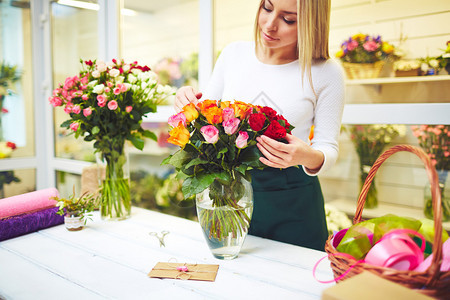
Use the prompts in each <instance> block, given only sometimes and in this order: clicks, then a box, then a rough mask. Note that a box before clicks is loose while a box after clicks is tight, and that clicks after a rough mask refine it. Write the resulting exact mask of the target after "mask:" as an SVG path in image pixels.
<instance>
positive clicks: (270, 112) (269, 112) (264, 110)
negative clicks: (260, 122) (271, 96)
mask: <svg viewBox="0 0 450 300" xmlns="http://www.w3.org/2000/svg"><path fill="white" fill-rule="evenodd" d="M261 112H262V113H263V114H265V115H266V116H267V117H268V118H269V120H271V121H272V120H275V117H276V116H277V112H276V111H275V110H273V109H272V108H270V107H268V106H264V107H263V108H261Z"/></svg>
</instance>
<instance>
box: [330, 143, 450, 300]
mask: <svg viewBox="0 0 450 300" xmlns="http://www.w3.org/2000/svg"><path fill="white" fill-rule="evenodd" d="M400 151H408V152H412V153H414V154H416V155H417V156H418V157H419V158H420V159H421V160H422V162H423V163H424V164H425V169H426V171H427V175H428V179H429V181H430V183H431V195H432V198H433V211H434V230H435V235H434V243H433V260H432V262H431V265H430V267H429V268H428V270H426V271H424V272H416V271H397V270H395V269H391V268H384V267H378V266H374V265H370V264H366V263H359V264H356V262H357V261H356V260H354V259H352V258H348V257H343V256H339V252H337V251H336V249H335V248H334V247H333V246H332V237H333V235H330V236H329V238H328V240H327V241H326V243H325V251H326V252H327V253H328V259H329V260H330V265H331V268H332V270H333V274H334V278H338V277H339V276H341V275H342V274H344V273H345V272H346V271H347V270H349V268H350V267H351V266H353V265H354V267H353V268H351V269H350V271H349V272H348V274H347V275H346V276H344V277H343V278H340V280H339V281H341V280H345V279H347V278H350V277H352V276H354V275H357V274H359V273H361V272H363V271H368V272H371V273H374V274H375V275H378V276H380V277H382V278H384V279H388V280H391V281H393V282H396V283H398V284H400V285H403V286H406V287H408V288H411V289H416V290H417V291H418V292H420V293H422V294H425V295H428V296H431V297H436V298H439V299H444V298H445V299H449V296H450V271H447V272H441V271H440V267H441V262H442V210H441V194H440V192H439V181H438V175H437V172H436V169H435V168H434V166H433V165H432V163H431V160H430V159H429V157H428V156H427V154H426V153H425V152H424V151H423V150H422V149H420V148H418V147H414V146H409V145H398V146H394V147H392V148H390V149H388V150H386V151H385V152H384V153H383V154H381V155H380V157H379V158H378V159H377V160H376V161H375V163H374V164H373V166H372V168H371V169H370V171H369V175H368V176H367V179H366V181H365V183H364V185H363V187H362V190H361V194H360V195H359V198H358V204H357V207H356V214H355V217H354V219H353V224H357V223H359V222H361V215H362V211H363V208H364V203H365V201H366V195H367V192H368V190H369V187H370V184H371V183H372V180H373V178H374V176H375V173H376V172H377V170H378V168H379V167H380V166H381V164H382V163H383V162H384V161H385V160H386V159H387V158H388V157H390V156H391V155H392V154H394V153H397V152H400ZM355 264H356V265H355Z"/></svg>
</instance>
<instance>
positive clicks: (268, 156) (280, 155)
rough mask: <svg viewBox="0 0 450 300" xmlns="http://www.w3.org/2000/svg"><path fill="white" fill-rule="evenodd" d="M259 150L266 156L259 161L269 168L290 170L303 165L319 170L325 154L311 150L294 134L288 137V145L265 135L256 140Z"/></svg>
mask: <svg viewBox="0 0 450 300" xmlns="http://www.w3.org/2000/svg"><path fill="white" fill-rule="evenodd" d="M256 140H257V141H258V144H257V146H258V149H259V150H260V151H261V153H262V154H263V155H264V157H261V158H260V159H259V160H260V161H261V162H262V163H263V164H265V165H268V166H269V167H273V168H281V169H285V168H289V167H292V166H297V165H303V166H305V167H306V168H308V169H310V170H315V169H319V168H320V167H321V166H322V164H323V161H324V156H323V153H322V152H320V151H317V150H315V149H313V148H311V147H310V146H309V145H308V144H307V143H305V142H304V141H302V140H301V139H299V138H298V137H296V136H293V135H292V134H287V135H286V141H287V142H288V144H285V143H282V142H278V141H276V140H274V139H271V138H269V137H267V136H265V135H263V136H260V137H258V138H257V139H256Z"/></svg>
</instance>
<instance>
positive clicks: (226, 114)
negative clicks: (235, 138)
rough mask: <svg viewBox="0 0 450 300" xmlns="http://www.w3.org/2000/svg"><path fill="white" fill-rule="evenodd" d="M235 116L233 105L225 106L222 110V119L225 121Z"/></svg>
mask: <svg viewBox="0 0 450 300" xmlns="http://www.w3.org/2000/svg"><path fill="white" fill-rule="evenodd" d="M232 118H234V109H232V108H231V107H225V108H224V109H223V110H222V119H223V121H228V120H229V119H232Z"/></svg>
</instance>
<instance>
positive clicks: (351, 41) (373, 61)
mask: <svg viewBox="0 0 450 300" xmlns="http://www.w3.org/2000/svg"><path fill="white" fill-rule="evenodd" d="M336 57H337V58H339V59H340V60H341V61H342V63H343V66H344V70H345V71H346V74H347V77H348V78H349V79H356V78H376V77H378V75H379V74H380V72H381V69H382V68H383V65H384V62H385V61H386V60H387V59H393V58H395V57H397V55H396V54H395V48H394V46H393V45H391V44H389V43H388V42H385V41H383V40H382V39H381V36H379V35H378V36H370V35H366V34H362V33H358V34H355V35H353V36H351V37H349V38H348V39H347V40H345V41H344V42H343V43H342V44H341V49H340V50H339V51H338V52H337V53H336Z"/></svg>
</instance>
